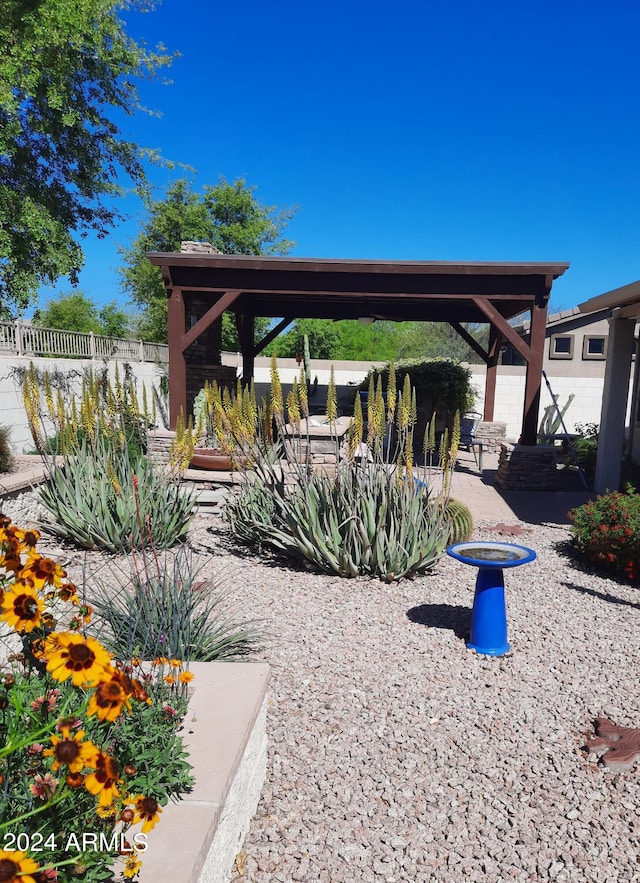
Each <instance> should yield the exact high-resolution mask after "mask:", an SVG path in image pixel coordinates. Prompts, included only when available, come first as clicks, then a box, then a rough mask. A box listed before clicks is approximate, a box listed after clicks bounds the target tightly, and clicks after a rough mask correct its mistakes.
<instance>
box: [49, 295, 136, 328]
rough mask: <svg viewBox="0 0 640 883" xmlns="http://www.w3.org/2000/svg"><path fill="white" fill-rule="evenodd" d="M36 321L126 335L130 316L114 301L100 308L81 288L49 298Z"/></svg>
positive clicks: (50, 324)
mask: <svg viewBox="0 0 640 883" xmlns="http://www.w3.org/2000/svg"><path fill="white" fill-rule="evenodd" d="M33 322H34V324H35V325H39V326H40V327H42V328H59V329H61V330H63V331H79V332H81V333H83V334H88V333H89V332H91V331H93V332H94V334H105V335H106V336H107V337H126V336H127V332H128V326H129V320H128V317H127V314H126V313H125V312H123V310H121V309H120V308H119V307H118V305H117V303H116V302H115V301H111V303H109V304H106V305H105V306H103V307H102V308H101V309H98V307H97V305H96V304H95V303H94V302H93V301H92V300H91V299H90V298H88V297H87V296H86V295H85V294H83V293H82V292H81V291H72V292H70V293H69V294H63V295H62V296H60V297H58V298H57V299H56V300H52V301H50V302H49V303H48V304H47V305H46V307H45V308H44V309H42V310H37V311H36V313H35V314H34V317H33Z"/></svg>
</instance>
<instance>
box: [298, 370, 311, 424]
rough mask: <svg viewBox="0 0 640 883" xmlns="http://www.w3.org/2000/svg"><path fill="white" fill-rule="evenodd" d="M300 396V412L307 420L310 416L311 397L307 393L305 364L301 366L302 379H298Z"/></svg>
mask: <svg viewBox="0 0 640 883" xmlns="http://www.w3.org/2000/svg"><path fill="white" fill-rule="evenodd" d="M298 398H299V400H300V413H301V414H302V416H303V417H304V419H305V420H307V419H308V418H309V397H308V395H307V378H306V376H305V373H304V366H303V367H301V368H300V380H299V381H298Z"/></svg>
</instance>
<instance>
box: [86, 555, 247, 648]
mask: <svg viewBox="0 0 640 883" xmlns="http://www.w3.org/2000/svg"><path fill="white" fill-rule="evenodd" d="M131 563H132V567H131V576H130V578H129V579H125V580H124V581H121V582H120V583H119V584H116V585H114V580H113V579H110V580H109V583H108V584H105V583H98V584H97V585H96V587H95V588H94V589H93V590H92V594H91V602H92V604H93V606H94V607H95V611H96V620H95V621H96V623H97V625H98V626H99V628H100V630H99V631H98V635H99V636H100V637H101V638H104V640H105V643H107V644H108V646H109V647H110V648H111V649H112V650H113V651H114V653H115V654H116V655H117V656H119V657H123V658H130V657H131V656H137V657H141V658H142V659H150V658H153V657H155V655H156V654H157V652H158V651H159V650H160V651H161V652H162V655H163V656H166V657H170V658H178V659H189V660H190V661H198V662H213V661H214V660H225V661H231V660H236V659H241V658H245V657H246V656H247V655H248V654H250V653H252V652H255V651H256V650H257V649H259V647H260V644H261V640H262V637H261V633H260V631H259V628H258V624H257V623H255V622H253V621H248V620H246V619H243V618H239V617H238V616H237V614H236V611H235V610H234V609H233V608H232V607H231V606H230V604H229V602H228V600H227V594H226V593H225V592H224V591H221V590H220V589H219V588H218V587H217V586H216V585H215V584H214V582H213V581H212V580H210V579H209V580H205V579H202V578H201V569H202V568H201V566H200V565H199V564H198V562H196V561H195V560H194V556H193V553H192V552H191V551H190V550H189V549H186V548H182V549H180V550H179V551H178V553H177V554H176V555H175V556H173V558H172V560H170V559H169V558H168V557H164V558H162V559H161V558H160V557H158V556H157V555H156V554H155V550H153V549H151V550H144V551H142V552H141V553H139V554H137V555H132V556H131Z"/></svg>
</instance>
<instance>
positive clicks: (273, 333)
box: [253, 319, 294, 356]
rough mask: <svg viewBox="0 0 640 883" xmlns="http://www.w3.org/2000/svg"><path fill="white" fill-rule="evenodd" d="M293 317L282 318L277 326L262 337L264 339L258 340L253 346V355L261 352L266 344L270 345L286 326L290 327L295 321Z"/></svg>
mask: <svg viewBox="0 0 640 883" xmlns="http://www.w3.org/2000/svg"><path fill="white" fill-rule="evenodd" d="M293 321H294V320H293V319H282V320H281V321H280V322H278V324H277V325H276V326H275V328H272V329H271V331H270V332H269V333H268V334H265V336H264V337H263V338H262V340H260V341H258V343H256V344H255V346H254V348H253V355H254V356H257V355H258V353H261V352H262V350H263V349H264V348H265V346H268V345H269V344H270V343H271V341H272V340H275V339H276V337H277V336H278V335H279V334H281V333H282V332H283V331H284V329H285V328H288V327H289V325H291V323H292V322H293Z"/></svg>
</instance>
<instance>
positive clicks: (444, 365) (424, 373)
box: [360, 359, 475, 419]
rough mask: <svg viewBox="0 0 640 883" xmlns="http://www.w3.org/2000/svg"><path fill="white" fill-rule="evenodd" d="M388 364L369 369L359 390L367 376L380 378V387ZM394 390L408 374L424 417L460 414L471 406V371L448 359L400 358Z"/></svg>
mask: <svg viewBox="0 0 640 883" xmlns="http://www.w3.org/2000/svg"><path fill="white" fill-rule="evenodd" d="M390 367H391V366H390V365H385V366H384V368H379V369H372V370H371V371H370V372H369V374H368V375H367V377H366V378H365V380H364V381H363V382H362V383H361V384H360V389H363V390H366V389H369V381H370V378H371V376H373V378H374V382H376V381H377V378H378V377H382V386H383V390H384V391H386V389H387V385H388V382H389V372H390ZM395 368H396V372H397V386H398V389H400V388H401V387H402V384H403V382H404V377H405V376H406V375H408V377H409V381H410V383H411V386H412V388H413V389H415V391H416V404H417V407H418V408H419V409H420V410H421V411H423V412H425V413H426V415H427V419H430V418H431V416H432V415H433V414H434V412H435V413H437V414H442V415H446V414H454V413H455V412H456V411H459V412H460V413H461V414H463V413H464V412H465V411H468V410H470V409H471V408H472V407H473V403H474V400H475V395H474V392H473V388H472V386H471V372H470V371H469V369H468V368H465V367H464V366H463V365H459V364H457V363H456V362H452V361H450V360H448V359H434V360H433V361H428V360H423V359H404V360H402V361H400V362H398V363H397V364H396V366H395Z"/></svg>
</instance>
